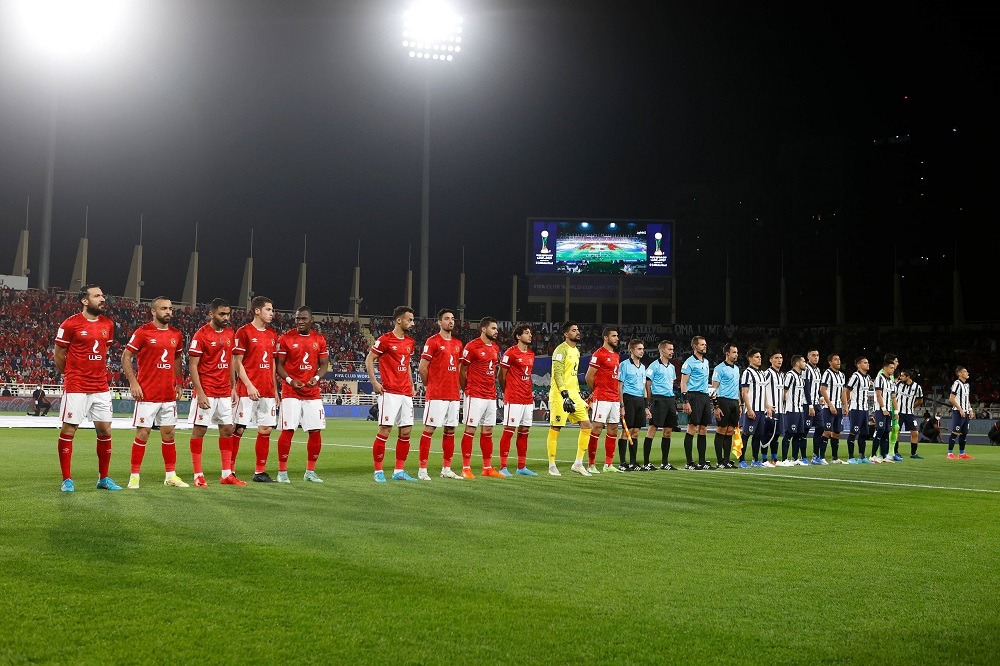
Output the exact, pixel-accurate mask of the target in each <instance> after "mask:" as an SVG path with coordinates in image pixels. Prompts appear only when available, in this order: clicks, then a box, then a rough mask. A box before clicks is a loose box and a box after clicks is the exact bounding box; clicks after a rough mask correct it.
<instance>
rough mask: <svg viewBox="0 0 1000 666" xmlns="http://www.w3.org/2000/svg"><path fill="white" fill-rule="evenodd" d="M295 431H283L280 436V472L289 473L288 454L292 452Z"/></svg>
mask: <svg viewBox="0 0 1000 666" xmlns="http://www.w3.org/2000/svg"><path fill="white" fill-rule="evenodd" d="M293 434H295V431H294V430H282V431H281V434H280V435H278V471H279V472H287V471H288V454H289V453H291V451H292V435H293Z"/></svg>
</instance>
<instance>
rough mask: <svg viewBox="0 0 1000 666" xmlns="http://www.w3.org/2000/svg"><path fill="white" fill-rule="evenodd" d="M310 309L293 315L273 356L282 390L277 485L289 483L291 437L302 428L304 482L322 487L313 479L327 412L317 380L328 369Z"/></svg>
mask: <svg viewBox="0 0 1000 666" xmlns="http://www.w3.org/2000/svg"><path fill="white" fill-rule="evenodd" d="M314 323H315V322H314V320H313V313H312V309H310V308H309V307H306V306H305V305H303V306H302V307H300V308H299V309H298V310H296V311H295V328H294V329H292V330H291V331H287V332H285V334H284V335H282V336H281V337H280V338H278V351H277V353H276V358H277V363H278V365H277V367H276V368H275V370H276V371H277V373H278V378H279V379H280V380H281V381H283V382H284V384H283V385H282V387H281V435H279V436H278V482H279V483H291V481H289V480H288V454H289V453H290V452H291V450H292V435H294V434H295V429H296V428H298V427H299V426H302V429H303V430H305V431H306V432H307V433H308V440H307V442H306V472H305V474H303V475H302V479H303V480H304V481H310V482H312V483H323V479H321V478H319V476H317V475H316V461H317V460H319V452H320V450H322V448H323V434H322V432H321V431H322V430H324V429H325V428H326V409H325V408H324V407H323V398H322V396H321V395H320V392H319V380H320V377H322V376H323V375H325V374H326V371H327V369H328V368H329V367H330V355H329V352H328V351H327V348H326V338H325V337H324V336H323V334H322V333H320V332H319V331H317V330H315V329H314V328H313V324H314Z"/></svg>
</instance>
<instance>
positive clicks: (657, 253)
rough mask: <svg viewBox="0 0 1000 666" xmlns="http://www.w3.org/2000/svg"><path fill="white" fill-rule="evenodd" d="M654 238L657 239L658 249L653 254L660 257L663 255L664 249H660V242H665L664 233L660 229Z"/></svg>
mask: <svg viewBox="0 0 1000 666" xmlns="http://www.w3.org/2000/svg"><path fill="white" fill-rule="evenodd" d="M653 238H655V239H656V251H655V252H653V254H655V255H656V256H658V257H661V256H663V250H661V249H660V243H662V242H663V234H661V233H660V232H659V231H657V232H656V233H655V234H654V235H653Z"/></svg>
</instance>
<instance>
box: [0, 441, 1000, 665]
mask: <svg viewBox="0 0 1000 666" xmlns="http://www.w3.org/2000/svg"><path fill="white" fill-rule="evenodd" d="M544 432H545V431H544V429H543V428H536V429H535V430H534V431H533V433H534V434H533V436H532V440H531V449H530V453H529V456H530V457H532V458H542V457H544V451H545V446H544ZM373 434H374V430H373V424H371V423H365V422H355V421H331V422H330V427H329V429H328V430H327V431H326V433H325V439H326V441H327V442H328V444H330V445H328V446H326V447H324V450H323V454H322V456H321V458H320V461H319V466H318V471H319V472H320V476H323V477H324V478H325V479H326V481H327V483H325V484H324V485H313V484H309V485H307V484H306V483H304V482H302V481H301V474H302V470H303V467H304V459H305V447H304V436H303V435H301V434H299V435H298V436H297V438H296V444H295V446H294V448H293V450H292V461H291V464H290V469H291V471H292V474H291V476H292V479H293V484H292V485H291V486H279V485H277V484H275V485H269V486H260V485H252V484H251V486H248V487H247V488H234V487H228V486H227V487H223V486H220V485H218V483H217V477H216V476H215V472H216V471H217V469H218V467H217V465H218V457H217V455H218V454H217V453H216V451H217V449H216V448H215V440H214V439H209V440H206V444H205V460H206V467H207V468H208V469H209V470H210V473H209V477H210V482H212V486H211V487H209V488H207V489H196V488H190V489H175V488H166V487H164V486H162V485H161V483H160V482H161V479H162V476H161V474H162V462H161V458H160V455H159V447H158V446H156V445H155V442H156V441H157V440H156V436H155V434H154V437H153V440H152V441H153V442H154V445H153V446H151V447H150V449H149V452H148V453H147V455H146V460H145V464H144V468H143V471H144V475H143V487H142V488H140V489H139V490H137V491H129V490H125V491H122V492H120V493H109V492H99V491H96V490H95V489H94V488H93V479H94V478H96V471H95V470H96V456H95V455H94V453H93V431H90V432H86V431H81V433H80V434H79V435H78V436H77V438H76V439H77V442H76V450H75V458H74V474H75V477H76V481H77V492H76V493H74V494H72V495H70V494H62V493H60V492H59V491H58V487H59V473H58V463H57V460H56V455H55V433H54V431H44V430H6V431H0V470H3V473H2V484H0V563H2V566H3V572H2V575H0V662H2V663H27V662H31V663H35V662H49V663H51V662H57V663H68V662H75V663H80V662H97V661H104V662H111V663H122V662H128V663H135V662H154V661H158V662H162V661H166V660H168V659H170V660H173V659H177V660H183V661H188V660H204V661H208V662H222V661H230V660H239V661H249V662H271V661H277V660H279V659H280V660H281V661H287V662H325V663H329V662H352V663H353V662H370V663H386V662H398V663H431V662H435V663H439V662H451V663H470V662H510V661H519V662H523V663H582V662H589V663H593V662H610V661H616V662H632V663H640V662H645V663H668V662H669V663H692V662H713V663H717V662H757V663H775V662H806V663H817V662H822V663H840V662H854V663H887V664H895V663H915V662H922V663H931V662H935V663H949V664H955V663H987V662H994V663H995V660H996V648H995V637H996V636H997V635H998V633H1000V622H998V620H997V618H996V599H997V590H998V589H1000V574H998V573H997V572H998V567H997V564H996V561H995V560H996V557H997V553H998V552H1000V530H998V528H997V520H996V509H997V506H998V502H1000V492H998V491H1000V484H998V479H1000V474H998V472H1000V451H998V450H996V449H990V448H988V447H983V446H978V447H973V449H972V453H973V454H974V455H975V456H976V460H975V461H971V462H966V461H962V462H949V461H945V460H944V447H942V446H940V445H937V446H929V445H925V446H922V448H921V452H922V453H923V454H924V455H926V456H927V459H926V460H924V461H910V460H907V461H906V462H904V463H900V464H897V465H891V466H890V465H871V466H856V467H855V466H851V467H847V466H836V467H834V466H830V467H822V468H819V467H809V468H801V467H800V468H789V469H781V468H779V469H773V470H752V471H747V472H737V473H734V472H723V471H716V472H684V471H677V472H656V473H644V474H641V473H640V474H630V475H601V476H599V477H596V478H593V479H584V478H581V477H578V476H575V475H570V474H569V470H568V465H566V464H563V465H562V468H563V472H564V474H565V476H563V477H562V478H551V477H548V476H547V475H544V474H543V475H542V476H540V477H539V478H537V479H527V478H517V477H515V478H513V479H507V480H496V479H476V480H475V481H450V480H444V479H439V478H438V477H437V475H436V472H437V471H438V470H439V463H440V454H439V453H437V452H439V451H440V448H439V447H440V440H439V439H438V438H435V452H436V453H432V455H431V470H432V472H435V474H434V480H433V481H432V482H431V483H420V484H403V483H389V484H386V485H384V486H376V485H375V483H374V482H373V481H372V479H371V454H370V450H369V448H368V447H369V445H370V442H371V439H372V437H373ZM575 434H576V433H575V432H567V433H564V434H563V436H562V442H561V444H562V446H561V448H560V459H561V460H568V459H571V458H572V456H573V444H572V441H575ZM186 440H187V435H186V434H185V433H182V434H181V435H180V436H179V437H178V442H179V443H181V444H183V443H185V442H186ZM247 440H249V441H247ZM130 441H131V437H130V435H129V433H128V432H127V431H115V454H114V457H113V460H112V476H113V477H115V478H116V480H118V481H119V482H120V483H122V484H123V485H124V482H125V481H126V480H127V477H128V459H129V454H128V450H129V443H130ZM244 441H245V443H244V445H243V448H242V452H241V454H240V464H239V467H240V469H241V471H242V472H243V476H244V477H245V478H247V477H248V476H249V475H248V474H247V471H248V467H249V466H250V464H251V460H252V456H253V453H252V448H253V443H252V437H245V438H244ZM415 442H416V437H414V443H415ZM680 443H681V440H680V439H679V438H677V437H675V443H674V449H673V450H674V451H675V452H676V453H673V456H672V460H673V461H674V462H676V461H677V460H681V459H682V457H683V453H682V448H681V446H680ZM392 444H393V441H392V440H390V455H389V456H388V458H391V449H392ZM477 448H478V447H477ZM657 448H658V447H654V449H657ZM415 453H416V447H415V446H414V449H413V453H411V462H410V464H409V466H408V467H409V471H410V472H411V473H415V471H416V470H415V467H416V462H415ZM179 454H180V455H179V465H178V467H179V472H180V473H181V475H182V477H184V478H185V480H190V476H191V474H190V471H191V468H190V460H189V457H188V455H187V454H186V447H185V446H181V447H180V451H179ZM271 455H272V458H271V460H272V464H271V471H272V473H273V471H274V467H275V465H274V462H273V461H274V443H273V441H272V454H271ZM654 459H656V460H658V459H659V454H658V451H656V452H654ZM387 462H388V460H387ZM389 466H391V464H390V465H389ZM531 466H533V467H534V468H535V469H536V471H539V472H543V471H544V467H545V464H544V463H543V462H540V461H534V462H532V464H531ZM475 468H476V469H477V470H478V464H477V465H476V466H475ZM751 472H752V473H751ZM820 479H834V480H835V481H823V480H820ZM839 480H844V481H848V480H856V481H872V482H884V483H885V484H886V485H877V484H869V483H848V482H841V481H839ZM922 486H935V487H933V488H932V487H922ZM976 489H978V490H988V491H992V492H973V490H976Z"/></svg>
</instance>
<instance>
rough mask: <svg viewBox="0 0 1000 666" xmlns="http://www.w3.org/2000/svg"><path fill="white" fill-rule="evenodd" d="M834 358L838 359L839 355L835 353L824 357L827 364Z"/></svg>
mask: <svg viewBox="0 0 1000 666" xmlns="http://www.w3.org/2000/svg"><path fill="white" fill-rule="evenodd" d="M834 357H836V358H840V354H838V353H837V352H833V353H832V354H830V355H829V356H827V357H826V362H827V363H829V362H830V361H832V360H833V359H834Z"/></svg>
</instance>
